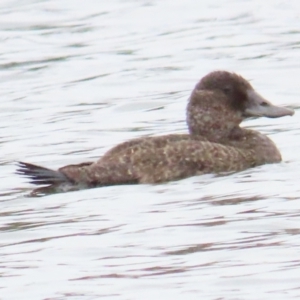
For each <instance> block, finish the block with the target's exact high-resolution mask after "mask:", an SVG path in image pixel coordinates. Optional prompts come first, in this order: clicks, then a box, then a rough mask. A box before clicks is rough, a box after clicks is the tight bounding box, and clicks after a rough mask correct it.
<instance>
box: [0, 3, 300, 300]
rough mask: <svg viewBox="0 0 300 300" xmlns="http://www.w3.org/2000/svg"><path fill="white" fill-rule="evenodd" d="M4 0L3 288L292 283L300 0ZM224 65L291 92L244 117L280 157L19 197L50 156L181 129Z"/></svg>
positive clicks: (182, 294) (299, 215) (44, 292)
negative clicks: (210, 76)
mask: <svg viewBox="0 0 300 300" xmlns="http://www.w3.org/2000/svg"><path fill="white" fill-rule="evenodd" d="M270 3H271V2H268V1H265V2H261V1H258V0H252V1H238V0H224V1H218V2H213V1H208V0H207V1H192V0H185V1H183V0H177V1H171V0H163V1H151V0H149V1H142V0H140V1H134V0H127V1H123V0H112V1H96V0H94V1H93V0H85V1H84V2H83V1H79V0H77V1H75V0H72V1H71V0H69V1H68V0H60V1H58V0H57V1H54V0H53V1H42V0H40V1H38V0H36V1H33V0H32V1H30V0H27V1H25V0H24V1H13V0H9V1H8V0H6V1H4V0H3V1H1V4H0V40H1V50H0V76H1V90H0V99H1V102H0V108H1V109H0V128H1V135H0V142H1V158H0V163H1V165H2V168H1V173H0V176H1V181H0V185H1V196H0V215H1V218H0V230H1V231H0V257H1V259H0V277H1V279H0V299H5V300H6V299H31V300H35V299H37V300H38V299H44V300H46V299H47V300H50V299H51V300H54V299H55V300H58V299H80V300H87V299H99V298H107V299H122V300H123V299H124V300H125V299H153V298H154V297H159V298H160V299H172V300H174V299H200V298H201V299H226V300H227V299H228V300H239V299H255V300H257V299H271V298H272V299H280V300H282V299H298V298H299V296H300V280H299V279H300V274H299V264H300V260H299V247H300V237H299V233H300V230H299V221H300V201H299V196H300V186H299V176H300V160H299V151H298V149H299V147H300V139H299V134H300V126H299V124H300V123H299V116H298V113H297V109H298V106H299V94H300V90H299V80H298V78H299V75H298V74H299V71H300V69H299V68H300V66H299V58H300V46H299V45H300V31H299V25H300V15H299V8H300V5H299V3H298V1H296V0H294V1H288V2H287V1H273V2H272V4H270ZM215 69H225V70H230V71H235V72H237V73H240V74H242V75H243V76H244V77H245V78H247V79H250V80H251V82H252V84H253V85H254V87H255V88H256V89H257V91H258V92H259V93H261V94H262V95H264V96H265V97H266V98H267V99H269V100H271V101H272V102H274V103H276V104H280V105H286V106H291V107H294V108H295V109H296V114H295V115H294V116H293V117H292V118H290V117H285V118H282V119H274V120H270V119H257V120H250V121H247V122H245V124H244V125H245V126H246V127H249V128H253V129H256V130H259V131H261V132H263V133H265V134H268V135H269V136H270V137H271V138H272V139H273V140H274V141H275V142H276V144H277V145H278V147H279V149H280V150H281V153H282V156H283V163H281V164H277V165H265V166H261V167H258V168H255V169H251V170H246V171H244V172H241V173H237V174H232V175H229V176H223V177H218V176H217V177H216V176H213V175H205V176H199V177H193V178H188V179H185V180H181V181H178V182H171V183H167V184H162V185H140V186H120V187H118V186H115V187H105V188H98V189H93V190H86V191H79V192H73V193H68V194H57V195H50V196H47V197H42V198H30V197H26V196H25V195H26V194H28V192H29V191H30V190H31V188H32V187H31V186H30V185H29V184H28V183H27V182H26V180H25V179H23V178H20V177H18V176H16V175H15V174H13V173H14V171H15V165H14V162H15V161H17V160H24V161H28V162H33V163H39V164H42V165H45V166H48V167H52V168H56V167H59V166H62V165H66V164H70V163H79V162H83V161H89V160H95V159H97V158H98V157H99V156H101V155H102V154H103V153H104V152H105V151H106V150H107V149H109V148H111V147H112V146H114V145H116V144H117V143H120V142H122V141H124V140H127V139H130V138H134V137H139V136H145V135H151V134H161V133H171V132H184V131H185V130H186V125H185V113H184V109H185V105H186V99H187V97H188V96H189V93H190V91H191V90H192V89H193V87H194V85H195V84H196V82H197V81H198V80H199V79H200V78H201V77H202V76H203V75H205V74H206V73H208V72H209V71H212V70H215Z"/></svg>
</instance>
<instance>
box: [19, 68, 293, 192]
mask: <svg viewBox="0 0 300 300" xmlns="http://www.w3.org/2000/svg"><path fill="white" fill-rule="evenodd" d="M254 93H255V94H254ZM253 94H254V96H255V97H258V98H257V99H258V100H257V99H256V98H255V97H254V96H253ZM249 95H250V96H251V97H252V98H253V99H254V100H255V101H256V102H257V101H260V102H261V103H264V104H261V105H260V106H259V109H260V110H259V109H257V108H255V105H256V106H257V103H256V102H255V101H254V100H253V99H252V98H251V97H250V96H249ZM257 95H258V94H256V92H255V91H254V90H253V88H252V86H251V85H250V83H249V82H247V81H246V80H245V79H243V78H242V77H240V76H238V75H236V74H232V73H229V72H225V71H219V72H213V73H210V74H208V75H207V76H206V77H204V78H203V79H202V80H201V81H200V82H199V83H198V84H197V85H196V87H195V89H194V90H193V92H192V94H191V96H190V98H189V103H188V106H187V124H188V128H189V133H188V134H171V135H165V136H157V137H145V138H138V139H134V140H131V141H127V142H124V143H122V144H119V145H117V146H116V147H114V148H112V149H111V150H109V151H108V152H107V153H106V154H104V156H102V158H100V159H99V160H98V161H97V162H95V163H84V164H79V165H69V166H65V167H62V168H60V169H59V170H58V171H52V170H49V169H45V168H43V167H39V166H35V165H31V164H26V163H20V164H21V165H20V168H19V170H18V173H19V174H22V175H26V176H28V177H30V178H31V180H32V183H35V184H43V185H48V186H46V187H43V188H40V189H36V190H35V192H36V193H39V192H41V193H47V192H53V191H56V192H62V191H69V190H76V189H80V188H90V187H97V186H107V185H119V184H137V183H162V182H166V181H171V180H178V179H182V178H186V177H190V176H194V175H199V174H204V173H222V172H236V171H241V170H244V169H247V168H250V167H254V166H257V165H261V164H265V163H276V162H279V161H281V156H280V153H279V151H278V150H277V148H276V146H275V145H274V143H273V142H272V141H271V140H270V139H269V138H268V137H267V136H265V135H262V134H260V133H259V132H256V131H251V130H246V129H242V128H241V127H239V124H240V123H241V122H242V120H243V119H245V118H246V117H247V116H248V115H247V113H248V114H249V115H250V116H251V115H253V114H254V113H253V111H254V112H255V113H257V111H261V110H262V109H261V108H262V107H263V109H265V106H266V104H265V103H267V105H270V107H271V108H272V109H273V111H271V113H270V112H268V111H267V113H265V114H264V115H265V116H271V117H280V116H283V115H292V114H293V112H292V111H291V110H288V109H286V108H278V107H275V106H272V104H270V103H269V102H268V101H266V100H265V99H263V98H259V97H261V96H259V95H258V96H257ZM251 101H252V102H253V101H254V102H253V103H254V104H253V103H251ZM253 107H254V108H253ZM274 107H275V108H276V109H277V110H275V109H274ZM269 111H270V109H269ZM268 114H269V115H268ZM43 170H44V171H43Z"/></svg>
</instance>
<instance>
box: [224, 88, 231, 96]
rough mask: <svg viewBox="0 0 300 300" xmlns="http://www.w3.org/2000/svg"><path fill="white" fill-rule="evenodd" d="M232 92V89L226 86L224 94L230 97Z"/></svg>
mask: <svg viewBox="0 0 300 300" xmlns="http://www.w3.org/2000/svg"><path fill="white" fill-rule="evenodd" d="M230 92H231V88H230V87H229V86H225V87H224V93H225V94H227V95H228V94H230Z"/></svg>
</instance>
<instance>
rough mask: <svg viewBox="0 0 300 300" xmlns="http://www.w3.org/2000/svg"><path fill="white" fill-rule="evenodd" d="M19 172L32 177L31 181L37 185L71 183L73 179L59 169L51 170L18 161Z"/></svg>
mask: <svg viewBox="0 0 300 300" xmlns="http://www.w3.org/2000/svg"><path fill="white" fill-rule="evenodd" d="M16 173H17V174H19V175H22V176H26V177H29V178H30V183H33V184H37V185H52V184H58V183H70V182H71V181H70V180H69V179H68V178H67V177H66V176H65V175H64V174H62V173H60V172H59V171H54V170H50V169H47V168H44V167H40V166H36V165H33V164H29V163H25V162H21V161H19V162H18V169H17V171H16Z"/></svg>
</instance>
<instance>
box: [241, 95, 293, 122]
mask: <svg viewBox="0 0 300 300" xmlns="http://www.w3.org/2000/svg"><path fill="white" fill-rule="evenodd" d="M247 94H248V101H247V106H246V109H245V115H246V116H247V117H268V118H280V117H284V116H292V115H293V114H294V113H295V112H294V110H292V109H289V108H286V107H280V106H276V105H273V104H272V103H271V102H269V101H268V100H266V99H264V98H263V97H262V96H261V95H259V94H258V93H257V92H255V91H254V90H249V91H248V92H247Z"/></svg>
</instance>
